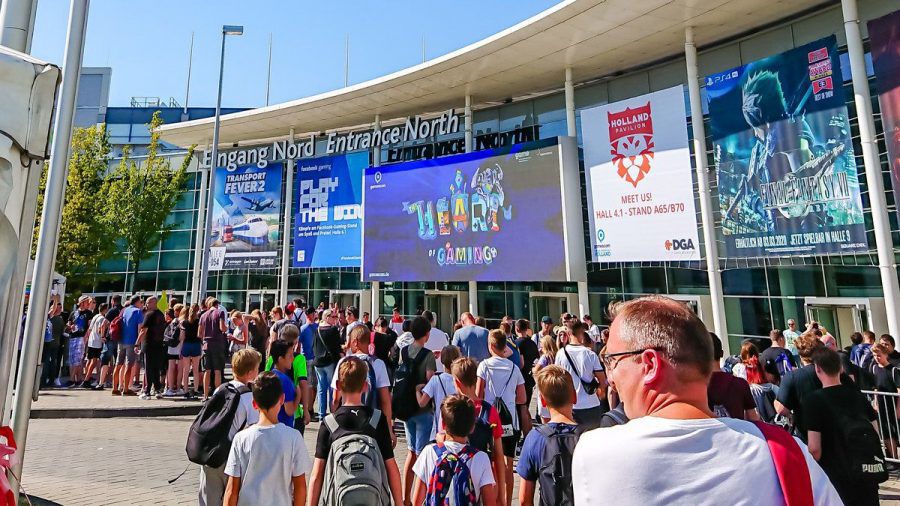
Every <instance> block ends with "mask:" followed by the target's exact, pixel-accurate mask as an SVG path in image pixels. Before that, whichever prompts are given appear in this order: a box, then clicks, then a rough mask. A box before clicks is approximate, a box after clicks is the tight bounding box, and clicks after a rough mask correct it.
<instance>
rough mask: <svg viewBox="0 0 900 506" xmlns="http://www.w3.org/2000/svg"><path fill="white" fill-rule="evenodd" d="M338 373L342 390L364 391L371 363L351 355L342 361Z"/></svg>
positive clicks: (351, 392) (348, 391)
mask: <svg viewBox="0 0 900 506" xmlns="http://www.w3.org/2000/svg"><path fill="white" fill-rule="evenodd" d="M353 330H356V329H353ZM337 374H338V381H339V382H340V384H341V391H343V392H347V393H349V394H355V393H358V392H362V391H363V388H365V386H366V379H368V377H369V365H368V364H366V362H365V360H362V359H360V358H359V357H355V356H353V355H350V356H348V357H347V358H345V359H344V360H343V361H341V366H340V367H338V371H337Z"/></svg>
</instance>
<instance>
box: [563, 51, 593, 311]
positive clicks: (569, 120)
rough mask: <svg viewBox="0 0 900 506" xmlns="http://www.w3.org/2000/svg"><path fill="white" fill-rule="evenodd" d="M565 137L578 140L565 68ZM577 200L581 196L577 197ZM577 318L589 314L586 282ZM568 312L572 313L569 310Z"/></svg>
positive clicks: (572, 93)
mask: <svg viewBox="0 0 900 506" xmlns="http://www.w3.org/2000/svg"><path fill="white" fill-rule="evenodd" d="M565 90H566V92H565V94H566V135H568V136H569V137H572V138H578V128H577V125H576V123H575V83H574V82H573V81H572V69H571V68H570V67H566V88H565ZM578 197H579V199H580V198H581V196H580V195H579V196H578ZM577 284H578V316H584V315H586V314H588V313H590V304H589V300H590V299H589V298H588V285H587V281H579V282H578V283H577ZM569 312H574V311H572V309H571V308H569Z"/></svg>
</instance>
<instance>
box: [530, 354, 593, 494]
mask: <svg viewBox="0 0 900 506" xmlns="http://www.w3.org/2000/svg"><path fill="white" fill-rule="evenodd" d="M537 386H538V391H539V392H540V393H541V398H542V399H544V402H546V403H547V408H548V409H549V410H550V422H549V423H546V424H544V425H541V426H539V427H538V428H536V429H535V430H532V431H531V432H529V433H528V435H527V436H525V442H524V443H523V444H522V454H521V455H520V456H519V465H518V467H517V468H516V472H517V473H519V476H521V477H522V482H521V483H520V484H519V504H520V505H521V506H533V505H534V492H535V484H537V483H539V484H540V494H541V495H540V504H541V505H542V506H571V505H573V504H574V497H573V495H572V454H573V453H574V452H575V445H576V444H577V443H578V438H579V437H580V436H581V430H579V427H578V423H577V422H576V421H575V420H574V418H573V415H572V406H574V405H575V399H576V393H575V385H574V383H573V382H572V375H570V374H569V372H568V371H566V370H565V369H563V368H562V367H560V366H558V365H549V366H547V367H545V368H543V369H541V370H540V372H539V373H538V374H537Z"/></svg>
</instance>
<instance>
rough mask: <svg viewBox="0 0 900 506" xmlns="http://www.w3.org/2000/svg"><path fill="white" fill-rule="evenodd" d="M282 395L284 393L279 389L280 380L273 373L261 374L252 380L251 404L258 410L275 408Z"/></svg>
mask: <svg viewBox="0 0 900 506" xmlns="http://www.w3.org/2000/svg"><path fill="white" fill-rule="evenodd" d="M282 395H284V391H282V389H281V380H280V379H278V376H277V375H276V374H275V373H274V372H272V371H266V372H261V373H259V376H257V377H256V379H255V380H253V402H255V403H256V405H257V406H259V408H260V409H263V410H267V409H271V408H273V407H275V405H277V404H278V400H279V399H281V396H282Z"/></svg>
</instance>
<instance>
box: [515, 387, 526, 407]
mask: <svg viewBox="0 0 900 506" xmlns="http://www.w3.org/2000/svg"><path fill="white" fill-rule="evenodd" d="M516 404H525V385H524V384H523V383H519V384H518V385H516Z"/></svg>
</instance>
